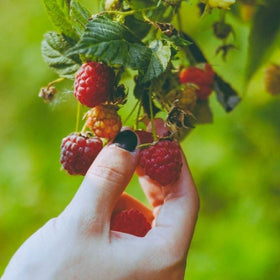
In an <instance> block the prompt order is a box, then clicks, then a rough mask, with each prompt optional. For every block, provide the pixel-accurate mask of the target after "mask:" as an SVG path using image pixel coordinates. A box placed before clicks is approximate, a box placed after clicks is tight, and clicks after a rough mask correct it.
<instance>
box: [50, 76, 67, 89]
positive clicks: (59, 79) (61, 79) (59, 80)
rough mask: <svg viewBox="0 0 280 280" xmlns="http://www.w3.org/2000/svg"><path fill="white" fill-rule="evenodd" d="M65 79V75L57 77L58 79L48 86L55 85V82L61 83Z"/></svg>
mask: <svg viewBox="0 0 280 280" xmlns="http://www.w3.org/2000/svg"><path fill="white" fill-rule="evenodd" d="M65 79H66V78H64V77H62V78H58V79H56V80H54V81H52V82H50V83H48V87H51V86H52V85H54V84H57V83H60V82H62V81H64V80H65Z"/></svg>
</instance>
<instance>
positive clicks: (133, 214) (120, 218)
mask: <svg viewBox="0 0 280 280" xmlns="http://www.w3.org/2000/svg"><path fill="white" fill-rule="evenodd" d="M150 229H151V225H150V223H149V222H148V221H147V219H146V217H145V216H144V215H143V214H142V213H141V212H140V211H139V210H137V209H133V208H131V209H127V210H123V211H120V212H118V213H116V214H115V215H113V216H112V219H111V230H114V231H120V232H124V233H129V234H132V235H135V236H139V237H144V236H145V235H146V234H147V232H148V231H149V230H150Z"/></svg>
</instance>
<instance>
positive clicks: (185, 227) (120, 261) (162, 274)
mask: <svg viewBox="0 0 280 280" xmlns="http://www.w3.org/2000/svg"><path fill="white" fill-rule="evenodd" d="M182 157H183V167H182V172H181V175H180V178H179V180H178V181H177V182H176V183H175V184H173V185H170V186H166V187H161V186H159V185H157V184H156V183H155V182H153V181H152V180H150V179H149V178H147V177H146V176H145V175H143V174H142V172H141V171H139V169H138V170H137V173H138V175H139V181H140V184H141V186H142V188H143V190H144V192H145V194H146V196H147V198H148V201H149V202H150V204H151V209H150V208H147V207H146V206H144V205H143V204H142V203H140V202H139V201H138V200H136V199H135V198H133V197H131V196H129V195H127V194H125V193H124V190H125V187H126V186H127V184H128V183H129V181H130V179H131V177H132V175H133V173H134V172H135V170H136V167H137V164H138V159H139V151H138V150H137V149H136V150H135V151H133V152H129V151H127V150H124V149H122V148H120V147H119V146H117V145H116V144H111V145H108V146H106V147H105V148H103V150H102V151H101V152H100V154H99V155H98V157H97V158H96V160H95V161H94V163H93V164H92V165H91V167H90V169H89V170H88V172H87V174H86V176H85V178H84V181H83V182H82V184H81V186H80V188H79V189H78V191H77V193H76V195H75V196H74V198H73V200H72V201H71V202H70V203H69V205H68V206H67V207H66V209H65V210H64V211H63V212H62V213H61V214H60V215H59V216H58V217H56V218H53V219H51V220H49V221H48V222H47V223H46V224H45V225H44V226H43V227H42V228H40V229H39V230H38V231H37V232H35V233H34V234H33V235H32V236H31V237H30V238H29V239H27V240H26V241H25V243H24V244H23V245H22V246H21V247H20V248H19V249H18V251H17V252H16V253H15V255H14V256H13V257H12V259H11V261H10V263H9V264H8V266H7V268H6V270H5V273H4V275H3V276H2V278H1V279H2V280H14V279H21V280H25V279H26V280H27V279H28V280H33V279H34V280H35V279H36V280H37V279H40V280H55V279H59V280H66V279H67V280H69V279H70V280H72V279H73V280H74V279H75V280H76V279H79V280H83V279H85V280H89V279H92V280H101V279H102V280H137V279H139V280H140V279H141V280H143V279H144V280H173V279H174V280H182V279H184V275H185V269H186V259H187V253H188V249H189V247H190V243H191V239H192V236H193V232H194V227H195V224H196V220H197V214H198V208H199V199H198V194H197V190H196V187H195V184H194V181H193V179H192V176H191V173H190V170H189V168H188V165H187V163H186V160H185V158H184V156H183V155H182ZM135 187H136V186H135ZM131 207H133V208H138V209H140V210H141V211H142V212H143V213H144V214H145V216H146V217H147V219H148V220H150V221H151V222H152V224H153V227H152V229H151V230H150V231H149V232H148V233H147V235H146V236H145V237H136V236H132V235H129V234H125V233H121V232H116V231H111V230H110V219H111V216H112V213H113V212H114V211H116V210H120V209H126V208H131Z"/></svg>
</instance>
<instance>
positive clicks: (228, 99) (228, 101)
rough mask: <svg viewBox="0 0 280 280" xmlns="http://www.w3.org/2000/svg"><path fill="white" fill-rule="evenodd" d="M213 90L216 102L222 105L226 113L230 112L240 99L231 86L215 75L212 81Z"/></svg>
mask: <svg viewBox="0 0 280 280" xmlns="http://www.w3.org/2000/svg"><path fill="white" fill-rule="evenodd" d="M214 90H215V91H216V94H217V98H218V101H219V102H220V103H221V104H222V106H223V107H224V109H225V110H226V112H230V111H231V110H232V109H234V107H235V106H236V105H237V104H238V103H239V102H240V101H241V98H240V97H239V96H238V95H237V92H236V91H235V90H234V89H233V88H232V87H231V85H230V84H229V83H227V82H225V81H224V80H223V79H222V78H220V77H219V76H218V75H217V74H216V75H215V79H214Z"/></svg>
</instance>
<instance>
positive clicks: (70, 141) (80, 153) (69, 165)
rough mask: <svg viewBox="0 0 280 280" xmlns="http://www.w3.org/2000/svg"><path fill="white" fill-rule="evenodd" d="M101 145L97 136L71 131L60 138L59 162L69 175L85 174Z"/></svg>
mask: <svg viewBox="0 0 280 280" xmlns="http://www.w3.org/2000/svg"><path fill="white" fill-rule="evenodd" d="M102 147H103V143H102V141H101V139H99V138H98V137H87V136H83V135H80V134H78V133H72V134H70V135H68V136H67V137H65V138H63V139H62V143H61V155H60V163H61V164H62V166H63V168H64V169H65V170H66V171H67V172H68V173H69V174H70V175H85V174H86V172H87V170H88V169H89V167H90V165H91V164H92V162H93V161H94V160H95V158H96V156H97V155H98V153H99V152H100V151H101V149H102Z"/></svg>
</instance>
